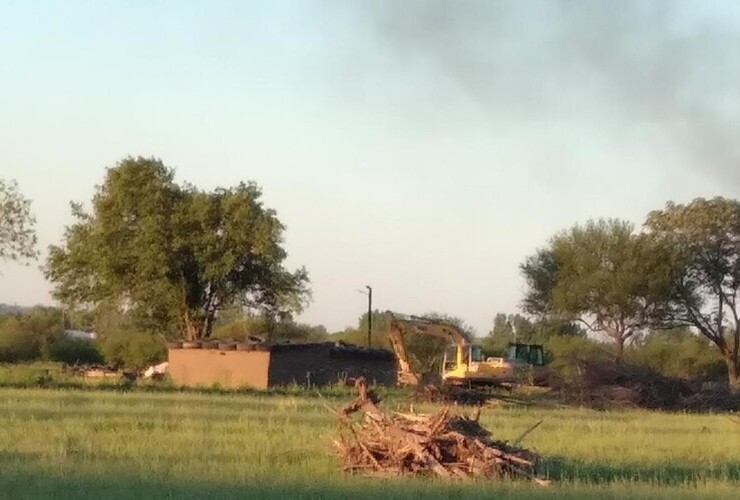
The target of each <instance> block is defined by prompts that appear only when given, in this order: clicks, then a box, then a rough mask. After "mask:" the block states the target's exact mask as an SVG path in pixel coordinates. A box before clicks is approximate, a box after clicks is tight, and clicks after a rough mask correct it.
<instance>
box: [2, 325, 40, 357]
mask: <svg viewBox="0 0 740 500" xmlns="http://www.w3.org/2000/svg"><path fill="white" fill-rule="evenodd" d="M39 354H40V349H39V342H38V339H37V338H36V336H34V335H32V334H30V333H28V332H27V331H26V330H25V328H24V325H23V322H22V321H21V320H20V319H19V318H16V317H9V318H5V319H4V320H3V321H2V324H0V362H5V363H19V362H22V361H30V360H32V359H37V358H38V357H39Z"/></svg>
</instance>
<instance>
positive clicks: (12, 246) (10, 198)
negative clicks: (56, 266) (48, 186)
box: [0, 179, 38, 261]
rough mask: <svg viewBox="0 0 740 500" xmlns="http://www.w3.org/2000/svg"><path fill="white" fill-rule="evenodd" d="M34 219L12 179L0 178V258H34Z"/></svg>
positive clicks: (26, 202) (26, 201) (29, 203)
mask: <svg viewBox="0 0 740 500" xmlns="http://www.w3.org/2000/svg"><path fill="white" fill-rule="evenodd" d="M35 223H36V219H34V217H33V215H31V202H30V201H29V200H27V199H26V198H24V197H23V195H22V194H21V193H20V192H19V191H18V184H17V183H16V182H14V181H10V182H8V181H4V180H3V179H0V259H7V260H12V261H19V260H24V259H36V258H37V257H38V251H37V249H36V231H35V229H34V225H35Z"/></svg>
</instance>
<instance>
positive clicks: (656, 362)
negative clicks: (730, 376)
mask: <svg viewBox="0 0 740 500" xmlns="http://www.w3.org/2000/svg"><path fill="white" fill-rule="evenodd" d="M627 355H628V357H629V359H630V360H631V361H633V362H636V363H639V364H643V365H646V366H649V367H650V368H652V369H653V370H655V371H657V372H658V373H660V374H661V375H664V376H666V377H674V378H682V379H703V380H712V379H725V378H726V377H727V367H726V365H725V363H724V362H723V361H722V358H721V357H720V355H719V353H718V352H717V350H716V349H715V348H714V347H713V346H712V345H711V344H710V343H709V341H708V340H706V339H705V338H704V337H700V336H699V335H696V334H694V333H692V332H691V331H690V330H688V329H685V328H677V329H675V330H659V331H655V332H651V333H650V334H648V335H647V337H646V338H645V339H644V340H643V342H642V343H641V345H639V346H635V347H633V348H632V349H630V350H629V351H628V352H627Z"/></svg>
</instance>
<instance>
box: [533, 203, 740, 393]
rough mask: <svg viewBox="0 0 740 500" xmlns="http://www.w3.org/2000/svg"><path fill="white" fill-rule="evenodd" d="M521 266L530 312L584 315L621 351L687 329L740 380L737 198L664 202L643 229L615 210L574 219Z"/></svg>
mask: <svg viewBox="0 0 740 500" xmlns="http://www.w3.org/2000/svg"><path fill="white" fill-rule="evenodd" d="M521 271H522V274H523V275H524V278H525V281H526V284H527V291H526V294H525V298H524V301H523V309H524V311H525V312H526V313H527V314H528V315H529V316H530V317H536V318H543V319H544V320H547V321H551V322H552V321H555V322H567V323H571V324H578V325H579V326H581V327H583V328H584V329H585V330H586V331H588V332H589V333H590V334H593V335H597V336H600V337H603V338H607V339H609V340H610V341H611V343H612V345H613V352H614V355H615V356H616V357H617V358H618V359H621V358H623V357H624V356H626V354H627V353H626V351H625V349H626V347H628V346H630V345H632V344H635V343H636V341H637V340H638V339H639V337H640V336H644V335H646V334H648V333H650V332H655V331H659V330H662V331H665V332H677V331H682V332H684V333H686V332H687V331H688V330H687V329H691V330H692V331H694V332H696V333H697V334H698V335H701V336H702V338H703V339H705V341H706V342H708V343H709V344H711V346H712V347H713V349H714V350H715V352H716V353H717V354H718V355H719V356H720V358H721V359H722V361H723V362H724V365H725V370H726V375H727V380H728V382H729V384H730V386H731V387H733V388H734V389H736V390H740V319H739V316H740V311H739V310H738V303H737V300H738V291H739V290H740V202H738V201H736V200H729V199H725V198H714V199H711V200H706V199H702V198H698V199H695V200H693V201H692V202H691V203H688V204H685V205H682V204H675V203H668V204H667V205H666V206H665V208H664V209H662V210H656V211H653V212H651V213H650V214H648V216H647V217H646V219H645V222H644V224H643V226H642V228H641V229H640V230H636V229H635V228H634V227H633V225H632V224H630V223H628V222H626V221H620V220H615V219H608V220H596V221H590V222H588V223H586V224H585V225H576V226H574V227H572V228H571V229H569V230H567V231H563V232H561V233H558V234H556V235H555V236H553V237H552V238H551V240H550V241H549V242H548V244H547V246H545V247H543V248H541V249H540V250H538V251H537V252H536V253H535V254H534V255H532V256H530V257H528V258H527V259H526V260H525V262H524V263H523V264H522V266H521ZM658 338H660V339H665V340H669V339H671V338H672V337H671V335H670V334H668V333H665V334H663V336H661V337H658ZM668 345H673V344H672V343H669V344H668Z"/></svg>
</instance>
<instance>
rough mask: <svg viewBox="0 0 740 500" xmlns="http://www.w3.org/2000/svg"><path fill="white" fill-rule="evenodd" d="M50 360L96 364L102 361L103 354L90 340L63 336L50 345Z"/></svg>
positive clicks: (69, 363)
mask: <svg viewBox="0 0 740 500" xmlns="http://www.w3.org/2000/svg"><path fill="white" fill-rule="evenodd" d="M51 360H52V361H60V362H62V363H66V364H68V365H73V364H78V363H79V364H96V363H102V362H103V355H102V354H101V352H100V351H99V350H98V346H97V345H95V342H93V341H91V340H86V339H73V338H69V337H63V338H61V339H59V340H57V341H56V342H54V343H53V344H52V345H51Z"/></svg>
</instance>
